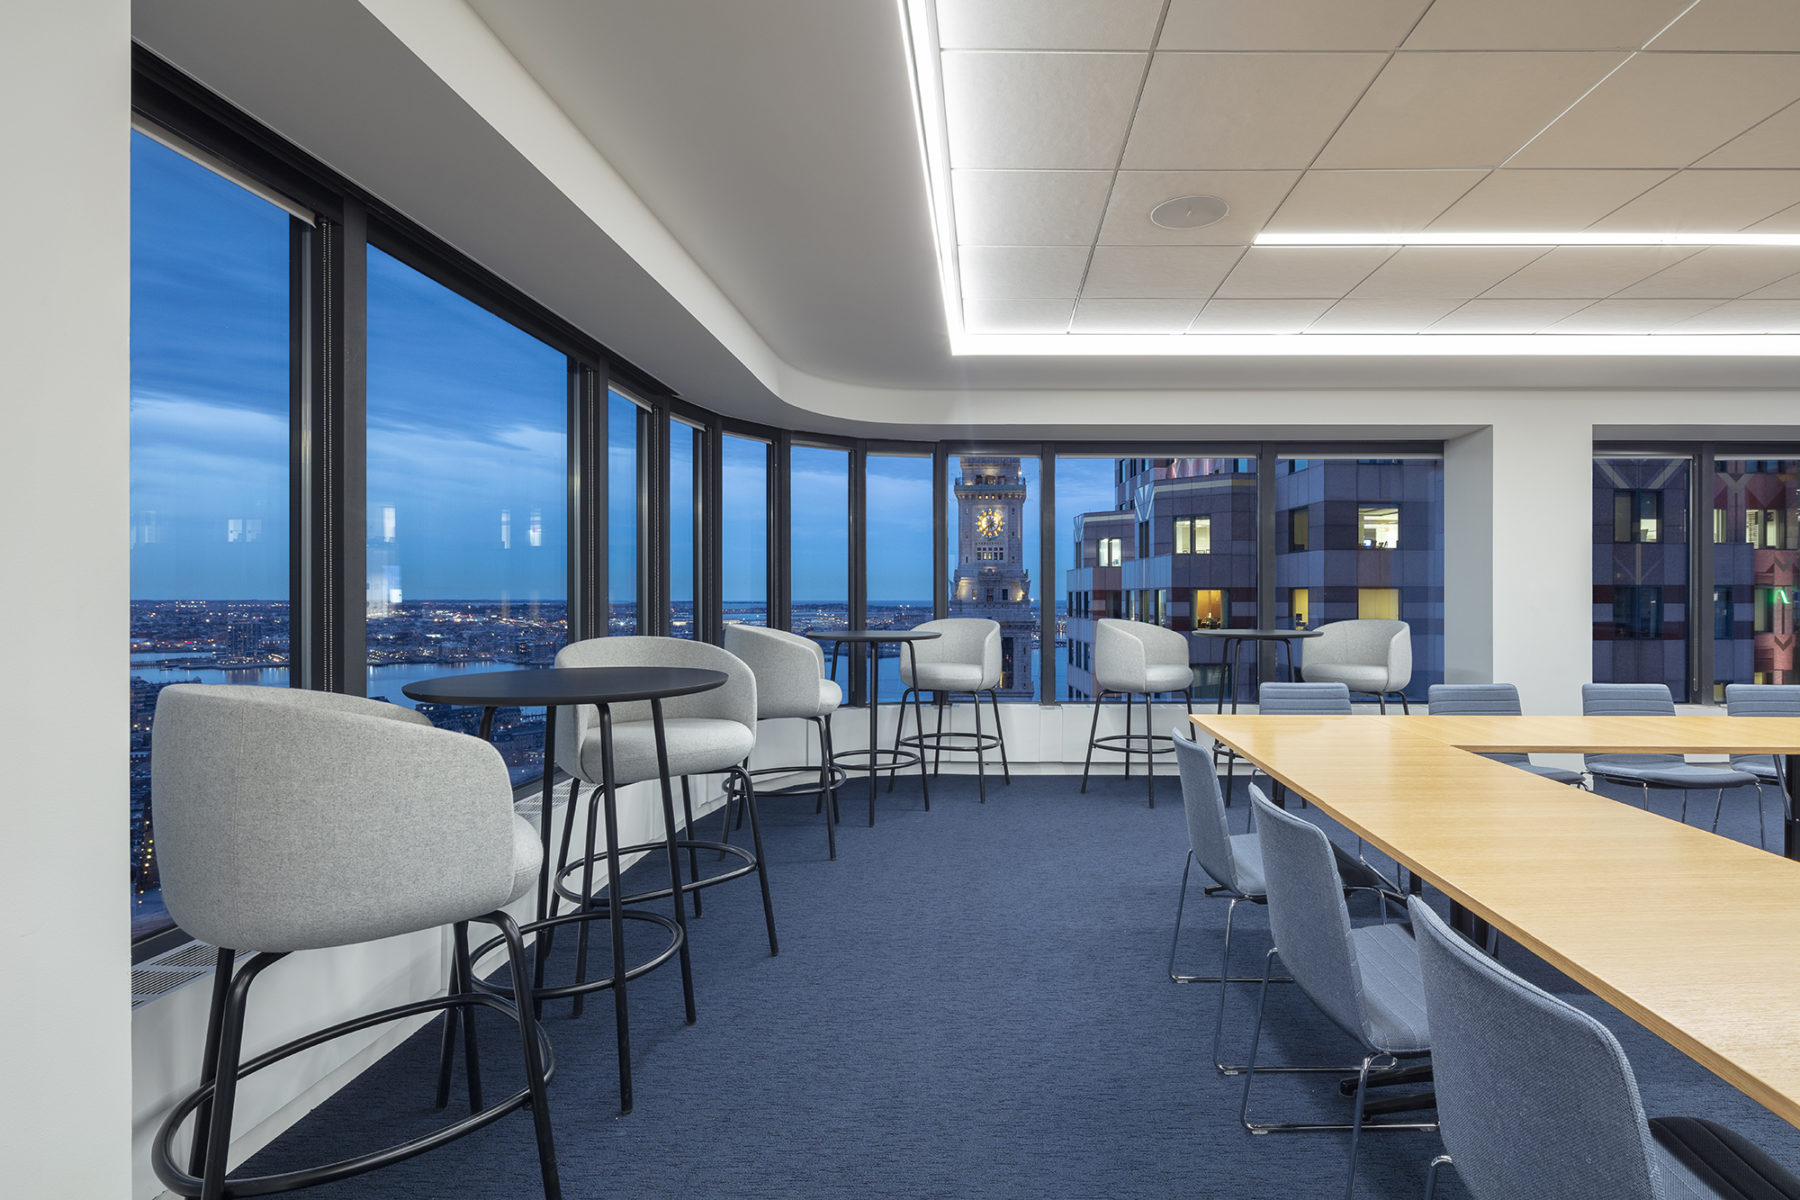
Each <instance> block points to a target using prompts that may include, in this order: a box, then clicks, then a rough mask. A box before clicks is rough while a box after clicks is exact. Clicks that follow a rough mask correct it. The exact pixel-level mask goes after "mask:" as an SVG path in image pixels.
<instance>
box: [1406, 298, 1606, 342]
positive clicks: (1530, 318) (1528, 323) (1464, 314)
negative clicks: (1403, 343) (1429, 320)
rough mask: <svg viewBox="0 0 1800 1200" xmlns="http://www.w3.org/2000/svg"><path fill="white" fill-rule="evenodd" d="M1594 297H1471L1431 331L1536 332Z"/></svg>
mask: <svg viewBox="0 0 1800 1200" xmlns="http://www.w3.org/2000/svg"><path fill="white" fill-rule="evenodd" d="M1592 303H1593V301H1592V300H1591V299H1582V298H1578V297H1575V298H1569V299H1562V300H1471V301H1469V302H1468V303H1467V304H1465V305H1463V306H1462V307H1461V308H1459V309H1457V310H1456V311H1455V312H1452V313H1450V314H1449V315H1448V316H1446V317H1445V318H1444V319H1443V320H1441V321H1439V322H1438V323H1437V324H1435V325H1433V326H1432V327H1431V328H1430V329H1429V330H1427V331H1426V332H1428V333H1536V332H1537V331H1538V330H1540V329H1543V328H1545V327H1546V326H1550V325H1554V324H1555V323H1556V322H1558V321H1560V320H1562V319H1563V318H1564V317H1566V316H1568V315H1569V314H1570V313H1572V312H1575V311H1577V310H1578V309H1581V308H1584V307H1586V306H1587V305H1589V304H1592Z"/></svg>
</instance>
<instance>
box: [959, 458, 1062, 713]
mask: <svg viewBox="0 0 1800 1200" xmlns="http://www.w3.org/2000/svg"><path fill="white" fill-rule="evenodd" d="M949 479H950V495H949V497H948V502H949V510H948V511H949V522H950V528H949V530H948V531H947V533H948V537H947V538H946V541H947V544H948V550H949V560H950V561H949V564H948V565H949V570H950V598H949V615H950V616H952V617H985V618H986V619H988V620H991V621H998V622H999V623H1000V647H1001V649H1000V658H1001V680H1000V687H999V689H998V692H999V696H1000V698H1001V699H1003V700H1036V699H1037V698H1038V680H1039V678H1040V674H1039V671H1040V667H1039V662H1038V659H1039V650H1038V641H1039V639H1040V636H1041V628H1040V626H1039V623H1038V600H1039V595H1038V589H1039V587H1040V581H1039V580H1038V578H1037V576H1038V507H1039V496H1038V487H1037V484H1038V460H1037V458H1036V457H1034V456H1021V455H1017V454H1004V453H996V454H980V453H972V452H971V453H964V454H953V455H951V456H950V461H949Z"/></svg>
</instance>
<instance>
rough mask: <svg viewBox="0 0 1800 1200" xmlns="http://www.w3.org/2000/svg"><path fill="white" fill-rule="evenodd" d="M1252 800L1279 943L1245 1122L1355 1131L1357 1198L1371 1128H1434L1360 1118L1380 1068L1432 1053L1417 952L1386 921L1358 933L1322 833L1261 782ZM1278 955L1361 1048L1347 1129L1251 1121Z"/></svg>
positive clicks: (1259, 1008) (1403, 932) (1254, 1043)
mask: <svg viewBox="0 0 1800 1200" xmlns="http://www.w3.org/2000/svg"><path fill="white" fill-rule="evenodd" d="M1250 802H1251V806H1252V808H1253V810H1254V811H1255V813H1256V833H1257V836H1258V837H1259V838H1260V839H1261V843H1262V856H1263V884H1264V887H1265V888H1266V889H1267V892H1266V894H1267V897H1268V906H1269V927H1270V929H1271V930H1272V931H1273V932H1274V935H1275V946H1274V948H1273V949H1271V950H1270V951H1269V954H1268V957H1267V958H1266V959H1265V960H1264V965H1263V979H1262V982H1263V986H1262V990H1261V992H1260V994H1259V995H1258V997H1257V1002H1256V1026H1255V1032H1254V1033H1252V1034H1251V1038H1250V1062H1249V1065H1248V1066H1247V1067H1246V1068H1245V1071H1244V1099H1243V1106H1242V1108H1241V1109H1240V1110H1239V1113H1238V1116H1239V1120H1241V1121H1242V1122H1243V1125H1244V1128H1246V1129H1248V1130H1249V1131H1250V1132H1252V1133H1275V1132H1289V1131H1293V1132H1303V1131H1304V1132H1311V1131H1322V1130H1341V1131H1348V1132H1349V1134H1350V1171H1349V1179H1348V1182H1347V1183H1346V1185H1345V1189H1344V1194H1345V1196H1346V1197H1351V1196H1354V1195H1355V1192H1356V1149H1357V1144H1358V1142H1359V1140H1360V1138H1361V1135H1362V1131H1363V1129H1364V1128H1369V1129H1431V1128H1434V1127H1435V1125H1434V1123H1433V1122H1386V1123H1382V1124H1374V1123H1370V1122H1365V1121H1364V1119H1363V1104H1364V1102H1365V1100H1366V1098H1367V1095H1368V1089H1369V1087H1370V1085H1371V1083H1372V1082H1374V1083H1379V1082H1381V1080H1380V1079H1379V1078H1376V1079H1374V1080H1372V1079H1371V1076H1370V1073H1371V1070H1372V1069H1373V1068H1374V1067H1375V1064H1377V1063H1385V1064H1387V1065H1386V1066H1385V1067H1384V1068H1383V1069H1384V1071H1388V1072H1390V1073H1392V1074H1393V1075H1404V1076H1405V1077H1408V1078H1410V1077H1411V1075H1410V1073H1406V1072H1403V1071H1401V1070H1399V1066H1400V1062H1401V1060H1404V1059H1418V1058H1423V1057H1425V1056H1427V1055H1429V1054H1430V1052H1431V1033H1430V1028H1429V1026H1428V1025H1427V1023H1426V1019H1425V995H1424V988H1423V985H1422V983H1421V981H1420V979H1419V957H1418V951H1417V949H1416V947H1415V946H1414V944H1413V939H1412V934H1411V933H1410V932H1409V931H1408V930H1407V928H1406V927H1405V926H1404V925H1400V924H1388V923H1386V922H1385V921H1384V922H1383V923H1382V924H1379V925H1364V926H1361V927H1353V926H1352V925H1351V924H1350V910H1349V908H1348V906H1347V905H1346V904H1345V902H1344V887H1343V882H1342V880H1341V879H1340V878H1339V877H1338V872H1337V865H1336V859H1335V856H1334V855H1333V854H1332V848H1331V840H1330V839H1329V838H1327V837H1326V836H1325V831H1324V830H1322V829H1320V828H1319V827H1318V826H1316V825H1314V824H1312V823H1311V822H1309V821H1303V820H1301V819H1300V818H1299V817H1295V816H1292V815H1290V814H1288V813H1287V812H1285V811H1284V810H1282V809H1279V808H1276V807H1275V806H1274V805H1273V804H1271V803H1269V801H1268V799H1267V798H1266V797H1264V796H1263V794H1262V792H1261V791H1260V790H1259V789H1258V788H1256V787H1254V786H1252V787H1251V789H1250ZM1277 955H1279V956H1280V957H1281V962H1282V965H1283V966H1285V967H1286V968H1287V969H1288V972H1289V974H1291V975H1292V976H1293V978H1294V982H1295V983H1296V984H1298V985H1299V987H1300V990H1301V991H1303V992H1305V993H1306V996H1307V998H1308V999H1309V1000H1311V1001H1312V1002H1313V1003H1314V1004H1315V1005H1317V1006H1318V1008H1319V1010H1320V1011H1321V1012H1323V1013H1324V1014H1325V1015H1326V1016H1327V1017H1329V1018H1330V1019H1331V1022H1332V1024H1334V1025H1336V1026H1337V1027H1338V1028H1339V1029H1341V1030H1343V1031H1344V1032H1345V1033H1347V1034H1349V1035H1350V1036H1351V1037H1352V1038H1354V1039H1355V1040H1356V1042H1357V1044H1358V1045H1359V1046H1361V1047H1362V1049H1363V1060H1362V1065H1361V1066H1360V1067H1359V1068H1357V1069H1356V1094H1355V1100H1354V1107H1353V1108H1352V1110H1351V1119H1350V1122H1349V1123H1348V1124H1343V1125H1338V1124H1317V1123H1308V1124H1291V1125H1273V1124H1268V1123H1266V1122H1253V1121H1252V1120H1251V1119H1250V1089H1251V1087H1252V1085H1253V1084H1254V1083H1255V1081H1256V1072H1257V1063H1256V1056H1257V1051H1258V1049H1259V1048H1260V1045H1261V1042H1262V1023H1263V1010H1264V1007H1265V1005H1266V1004H1267V1001H1268V995H1269V982H1270V979H1271V975H1272V971H1273V967H1274V964H1275V958H1276V956H1277ZM1332 1070H1333V1071H1334V1072H1336V1071H1338V1070H1341V1068H1332Z"/></svg>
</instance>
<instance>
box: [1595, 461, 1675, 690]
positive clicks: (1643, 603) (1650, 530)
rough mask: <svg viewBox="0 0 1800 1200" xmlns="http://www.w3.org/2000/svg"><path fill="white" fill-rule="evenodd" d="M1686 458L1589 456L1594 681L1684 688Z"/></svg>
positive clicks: (1671, 688) (1670, 688)
mask: <svg viewBox="0 0 1800 1200" xmlns="http://www.w3.org/2000/svg"><path fill="white" fill-rule="evenodd" d="M1692 465H1693V464H1692V463H1691V461H1690V460H1689V459H1687V458H1669V457H1644V458H1596V459H1595V460H1594V513H1593V517H1594V682H1596V683H1662V684H1667V685H1668V688H1669V691H1670V692H1671V693H1673V694H1674V696H1675V698H1676V699H1678V700H1679V699H1684V698H1686V696H1687V694H1688V645H1687V635H1688V575H1689V561H1688V559H1689V545H1688V524H1689V523H1688V489H1689V479H1690V473H1691V470H1692Z"/></svg>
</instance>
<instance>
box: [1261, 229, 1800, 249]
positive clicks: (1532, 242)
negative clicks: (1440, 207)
mask: <svg viewBox="0 0 1800 1200" xmlns="http://www.w3.org/2000/svg"><path fill="white" fill-rule="evenodd" d="M1256 245H1258V246H1800V233H1612V232H1602V231H1599V230H1592V229H1587V230H1577V231H1574V232H1560V233H1558V232H1554V231H1545V230H1538V229H1531V230H1513V229H1508V230H1491V231H1485V232H1479V233H1439V232H1423V233H1360V232H1359V233H1259V234H1257V235H1256Z"/></svg>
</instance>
